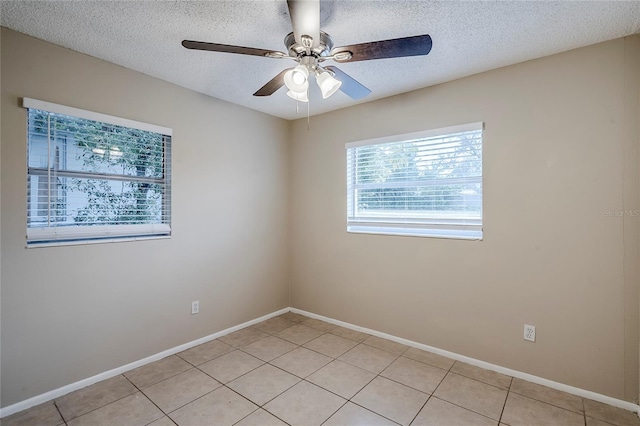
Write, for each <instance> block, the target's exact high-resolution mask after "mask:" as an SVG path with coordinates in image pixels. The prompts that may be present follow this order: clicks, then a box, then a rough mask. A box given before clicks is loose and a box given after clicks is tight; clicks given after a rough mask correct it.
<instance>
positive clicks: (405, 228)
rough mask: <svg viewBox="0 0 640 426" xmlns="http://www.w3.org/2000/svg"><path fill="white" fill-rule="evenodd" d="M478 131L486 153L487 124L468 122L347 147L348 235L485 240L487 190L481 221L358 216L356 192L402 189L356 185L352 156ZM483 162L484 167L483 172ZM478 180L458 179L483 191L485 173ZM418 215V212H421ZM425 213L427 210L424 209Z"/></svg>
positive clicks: (419, 216)
mask: <svg viewBox="0 0 640 426" xmlns="http://www.w3.org/2000/svg"><path fill="white" fill-rule="evenodd" d="M471 131H479V132H480V148H481V152H482V153H483V152H484V140H483V139H484V122H475V123H468V124H462V125H456V126H449V127H442V128H434V129H428V130H423V131H418V132H412V133H404V134H399V135H392V136H386V137H380V138H374V139H365V140H359V141H353V142H348V143H346V144H345V151H346V153H347V155H346V163H347V164H346V181H347V187H346V192H347V217H346V230H347V232H348V233H355V234H359V233H363V234H379V235H395V236H412V237H431V238H452V239H462V240H482V239H483V238H484V232H483V219H484V191H481V195H480V218H478V219H471V218H466V219H445V218H442V217H433V216H432V217H425V216H424V215H420V214H416V215H411V216H409V215H406V214H405V215H398V216H397V218H391V217H390V215H389V216H383V215H381V216H380V219H376V218H375V216H374V215H369V216H366V217H365V216H358V215H357V194H356V190H357V189H362V186H367V185H368V186H371V187H372V188H373V187H377V186H389V187H393V188H397V187H400V186H401V185H398V184H397V183H389V184H386V183H382V184H357V183H356V182H355V180H356V176H357V164H356V161H355V159H354V158H352V156H353V155H355V151H354V149H356V148H360V147H369V146H375V145H382V144H393V143H397V144H400V143H407V142H410V141H419V140H425V139H429V138H437V137H443V138H444V137H446V136H449V135H451V136H453V135H455V134H459V133H464V132H471ZM483 161H484V160H482V163H481V167H482V169H483ZM482 169H481V174H480V176H479V177H470V178H456V179H458V180H460V181H463V180H464V181H465V182H466V183H469V182H470V181H472V180H476V181H477V182H476V183H479V184H480V186H481V188H483V187H484V182H483V170H482ZM453 181H454V179H451V178H450V179H437V180H432V181H429V182H421V185H420V186H429V185H437V184H438V183H440V184H444V183H447V184H451V183H452V182H453ZM418 212H419V210H418ZM423 212H424V210H423Z"/></svg>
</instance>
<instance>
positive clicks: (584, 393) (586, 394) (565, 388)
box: [290, 308, 640, 413]
mask: <svg viewBox="0 0 640 426" xmlns="http://www.w3.org/2000/svg"><path fill="white" fill-rule="evenodd" d="M290 310H291V312H294V313H296V314H300V315H305V316H308V317H311V318H315V319H319V320H322V321H326V322H329V323H331V324H335V325H339V326H342V327H345V328H350V329H352V330H356V331H361V332H363V333H367V334H371V335H372V336H377V337H381V338H383V339H388V340H392V341H394V342H398V343H402V344H403V345H407V346H411V347H414V348H417V349H422V350H425V351H429V352H433V353H435V354H438V355H442V356H445V357H447V358H451V359H454V360H456V361H462V362H466V363H467V364H471V365H475V366H477V367H481V368H485V369H487V370H491V371H495V372H497V373H502V374H506V375H507V376H511V377H516V378H518V379H522V380H527V381H529V382H533V383H537V384H539V385H543V386H547V387H549V388H552V389H557V390H559V391H562V392H566V393H570V394H572V395H577V396H580V397H582V398H587V399H592V400H594V401H598V402H602V403H604V404H608V405H612V406H614V407H618V408H622V409H624V410H629V411H634V412H636V413H640V405H637V404H634V403H632V402H628V401H623V400H621V399H617V398H612V397H610V396H606V395H602V394H600V393H596V392H592V391H588V390H585V389H580V388H577V387H574V386H569V385H565V384H564V383H558V382H554V381H553V380H548V379H545V378H542V377H538V376H534V375H532V374H528V373H523V372H521V371H517V370H512V369H510V368H506V367H501V366H499V365H496V364H491V363H488V362H485V361H480V360H479V359H475V358H470V357H468V356H464V355H460V354H457V353H455V352H449V351H445V350H443V349H439V348H434V347H433V346H429V345H424V344H422V343H417V342H414V341H411V340H407V339H403V338H401V337H396V336H392V335H390V334H386V333H381V332H379V331H376V330H371V329H368V328H365V327H360V326H358V325H353V324H349V323H347V322H343V321H339V320H335V319H333V318H328V317H325V316H322V315H317V314H314V313H312V312H307V311H303V310H302V309H297V308H291V309H290Z"/></svg>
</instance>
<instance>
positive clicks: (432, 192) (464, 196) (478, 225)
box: [346, 123, 483, 239]
mask: <svg viewBox="0 0 640 426" xmlns="http://www.w3.org/2000/svg"><path fill="white" fill-rule="evenodd" d="M482 130H483V123H472V124H467V125H461V126H453V127H448V128H443V129H435V130H429V131H424V132H418V133H411V134H406V135H399V136H395V137H389V138H381V139H375V140H367V141H359V142H352V143H348V144H346V149H347V231H349V232H362V233H374V234H393V235H412V236H426V237H443V238H463V239H482Z"/></svg>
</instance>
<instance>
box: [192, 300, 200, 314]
mask: <svg viewBox="0 0 640 426" xmlns="http://www.w3.org/2000/svg"><path fill="white" fill-rule="evenodd" d="M199 312H200V301H199V300H194V301H193V302H191V315H195V314H197V313H199Z"/></svg>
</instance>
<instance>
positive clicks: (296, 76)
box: [284, 65, 309, 93]
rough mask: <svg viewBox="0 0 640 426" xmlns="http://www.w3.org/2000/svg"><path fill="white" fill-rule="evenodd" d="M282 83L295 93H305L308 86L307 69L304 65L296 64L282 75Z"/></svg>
mask: <svg viewBox="0 0 640 426" xmlns="http://www.w3.org/2000/svg"><path fill="white" fill-rule="evenodd" d="M284 84H285V85H286V86H287V88H288V89H289V90H290V91H292V92H295V93H303V92H304V93H306V91H307V89H308V88H309V70H308V69H307V67H306V66H304V65H298V66H297V67H295V68H294V69H292V70H289V71H287V72H286V73H285V75H284Z"/></svg>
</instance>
